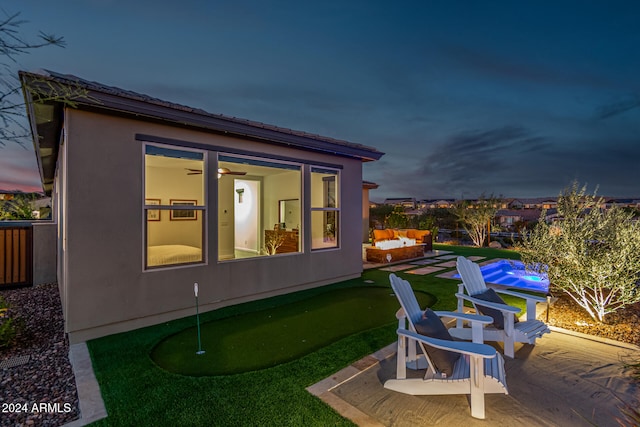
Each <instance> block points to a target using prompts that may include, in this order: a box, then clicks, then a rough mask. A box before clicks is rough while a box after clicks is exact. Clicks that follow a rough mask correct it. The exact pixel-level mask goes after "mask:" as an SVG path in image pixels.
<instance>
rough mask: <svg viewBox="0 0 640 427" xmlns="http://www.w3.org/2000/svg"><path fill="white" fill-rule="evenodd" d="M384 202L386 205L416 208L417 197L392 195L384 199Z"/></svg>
mask: <svg viewBox="0 0 640 427" xmlns="http://www.w3.org/2000/svg"><path fill="white" fill-rule="evenodd" d="M383 203H384V204H385V205H391V206H402V207H403V208H407V209H415V208H416V199H415V197H391V198H388V199H384V202H383Z"/></svg>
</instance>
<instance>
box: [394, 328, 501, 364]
mask: <svg viewBox="0 0 640 427" xmlns="http://www.w3.org/2000/svg"><path fill="white" fill-rule="evenodd" d="M397 332H398V335H402V336H405V337H407V338H411V339H413V340H416V341H420V342H422V343H423V344H426V345H428V346H431V347H434V348H440V349H442V350H449V351H453V352H455V353H461V354H467V355H469V356H480V357H482V358H484V359H492V358H494V357H496V349H495V348H493V347H491V346H490V345H488V344H477V343H472V342H466V341H448V340H441V339H437V338H430V337H426V336H424V335H420V334H417V333H415V332H411V331H407V330H406V329H398V331H397Z"/></svg>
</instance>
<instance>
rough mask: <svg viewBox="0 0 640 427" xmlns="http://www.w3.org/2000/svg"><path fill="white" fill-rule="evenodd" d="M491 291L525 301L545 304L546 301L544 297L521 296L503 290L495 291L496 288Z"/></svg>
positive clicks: (514, 292) (519, 293) (520, 294)
mask: <svg viewBox="0 0 640 427" xmlns="http://www.w3.org/2000/svg"><path fill="white" fill-rule="evenodd" d="M493 290H494V291H496V292H497V293H500V294H505V295H511V296H512V297H517V298H522V299H526V300H527V301H535V302H547V299H546V298H545V297H539V296H537V295H529V294H523V293H521V292H516V291H507V290H504V289H496V288H493Z"/></svg>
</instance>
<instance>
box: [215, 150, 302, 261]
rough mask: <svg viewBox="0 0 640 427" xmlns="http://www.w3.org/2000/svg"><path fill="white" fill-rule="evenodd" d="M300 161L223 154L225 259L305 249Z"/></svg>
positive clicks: (221, 236) (221, 237)
mask: <svg viewBox="0 0 640 427" xmlns="http://www.w3.org/2000/svg"><path fill="white" fill-rule="evenodd" d="M301 183H302V172H301V167H300V165H299V164H292V163H284V162H274V161H272V160H267V159H262V158H256V157H241V156H231V155H223V154H220V155H218V257H219V259H220V260H232V259H240V258H252V257H258V256H271V255H279V254H286V253H295V252H300V251H301V235H302V234H301V225H302V216H301V206H302V205H301V199H302V197H301V194H302V191H301V188H302V184H301Z"/></svg>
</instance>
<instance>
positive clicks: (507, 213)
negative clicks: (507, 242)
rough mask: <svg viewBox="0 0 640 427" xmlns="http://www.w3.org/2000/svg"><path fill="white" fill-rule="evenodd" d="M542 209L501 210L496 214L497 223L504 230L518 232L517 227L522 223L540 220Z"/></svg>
mask: <svg viewBox="0 0 640 427" xmlns="http://www.w3.org/2000/svg"><path fill="white" fill-rule="evenodd" d="M540 212H541V210H540V209H499V210H498V212H496V217H495V218H496V222H497V223H498V224H500V226H501V227H502V228H506V229H507V230H510V231H518V230H516V226H517V225H518V224H519V223H520V224H521V223H531V222H535V221H537V220H538V219H539V218H540Z"/></svg>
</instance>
